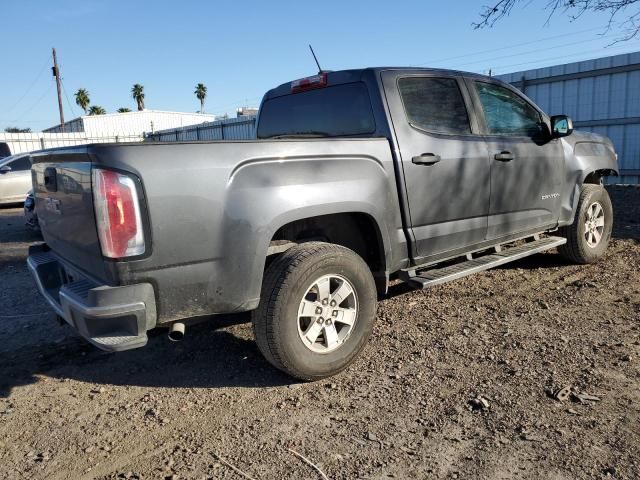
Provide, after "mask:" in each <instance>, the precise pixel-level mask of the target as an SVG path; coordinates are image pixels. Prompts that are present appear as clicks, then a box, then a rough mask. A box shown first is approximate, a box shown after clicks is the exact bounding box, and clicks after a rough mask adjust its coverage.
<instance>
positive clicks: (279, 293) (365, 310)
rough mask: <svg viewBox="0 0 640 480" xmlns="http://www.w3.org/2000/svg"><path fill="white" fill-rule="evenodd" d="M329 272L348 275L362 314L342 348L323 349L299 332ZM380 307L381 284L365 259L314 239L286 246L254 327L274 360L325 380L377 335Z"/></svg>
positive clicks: (268, 275) (292, 371) (270, 274)
mask: <svg viewBox="0 0 640 480" xmlns="http://www.w3.org/2000/svg"><path fill="white" fill-rule="evenodd" d="M325 275H339V276H341V277H343V278H344V279H347V280H348V282H349V283H350V285H351V286H352V287H353V291H354V294H355V295H354V297H355V298H356V301H357V314H356V318H355V322H354V323H353V327H352V328H351V330H350V333H349V335H348V336H346V337H345V339H344V340H343V343H342V344H341V345H340V346H339V347H337V349H336V350H333V351H330V352H328V353H317V352H315V351H312V350H311V349H310V348H309V347H308V346H307V345H306V344H305V343H304V342H303V340H302V338H301V336H300V334H299V329H298V324H299V322H300V320H299V318H298V310H299V308H300V306H301V301H302V299H303V298H304V296H305V294H306V293H307V292H308V290H309V288H310V287H311V285H313V284H314V282H316V281H317V280H318V279H321V278H323V277H324V276H325ZM376 309H377V292H376V286H375V282H374V280H373V276H372V274H371V271H370V270H369V267H368V266H367V264H366V263H365V262H364V260H363V259H362V258H361V257H360V256H358V255H357V254H356V253H355V252H353V251H351V250H349V249H348V248H345V247H341V246H339V245H333V244H329V243H322V242H309V243H304V244H300V245H296V246H295V247H292V248H290V249H289V250H287V251H286V252H284V253H283V254H282V255H281V256H280V257H279V258H277V259H276V260H274V261H273V263H272V264H271V265H270V266H269V268H268V269H267V271H266V272H265V277H264V281H263V284H262V295H261V299H260V305H259V306H258V308H257V309H256V310H255V311H254V312H253V314H252V322H253V331H254V335H255V339H256V343H257V344H258V348H259V349H260V351H261V352H262V354H263V355H264V357H265V358H266V359H267V361H269V363H271V364H272V365H273V366H275V367H276V368H278V369H280V370H282V371H284V372H286V373H287V374H289V375H291V376H292V377H295V378H298V379H301V380H319V379H321V378H326V377H329V376H331V375H335V374H336V373H338V372H340V371H341V370H344V369H345V368H347V367H348V366H349V365H350V364H351V363H352V362H353V361H354V359H355V358H356V356H357V355H358V354H359V353H360V351H361V350H362V349H363V348H364V346H365V344H366V343H367V340H368V339H369V336H370V335H371V331H372V329H373V323H374V321H375V315H376ZM342 328H344V327H342Z"/></svg>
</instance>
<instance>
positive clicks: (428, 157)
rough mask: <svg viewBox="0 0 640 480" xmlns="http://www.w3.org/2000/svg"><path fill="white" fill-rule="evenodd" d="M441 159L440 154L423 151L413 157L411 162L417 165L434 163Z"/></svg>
mask: <svg viewBox="0 0 640 480" xmlns="http://www.w3.org/2000/svg"><path fill="white" fill-rule="evenodd" d="M440 160H442V159H441V158H440V155H435V154H433V153H423V154H422V155H418V156H417V157H413V158H412V159H411V163H414V164H416V165H434V164H436V163H438V162H439V161H440Z"/></svg>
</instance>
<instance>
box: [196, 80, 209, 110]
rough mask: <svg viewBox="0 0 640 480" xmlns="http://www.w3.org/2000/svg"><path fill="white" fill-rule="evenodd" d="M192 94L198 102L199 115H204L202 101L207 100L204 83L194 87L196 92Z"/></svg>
mask: <svg viewBox="0 0 640 480" xmlns="http://www.w3.org/2000/svg"><path fill="white" fill-rule="evenodd" d="M193 93H195V94H196V97H197V98H198V100H200V113H204V99H205V98H207V87H206V86H205V85H204V83H199V84H198V85H196V91H195V92H193Z"/></svg>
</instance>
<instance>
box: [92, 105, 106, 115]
mask: <svg viewBox="0 0 640 480" xmlns="http://www.w3.org/2000/svg"><path fill="white" fill-rule="evenodd" d="M105 113H107V111H106V110H105V109H104V108H102V107H101V106H100V105H91V108H90V109H89V115H104V114H105Z"/></svg>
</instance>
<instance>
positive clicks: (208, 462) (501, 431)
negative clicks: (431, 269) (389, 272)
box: [0, 187, 640, 479]
mask: <svg viewBox="0 0 640 480" xmlns="http://www.w3.org/2000/svg"><path fill="white" fill-rule="evenodd" d="M610 192H611V194H612V197H613V200H614V208H615V211H616V224H615V228H614V240H613V241H612V244H611V246H610V249H609V253H608V256H607V258H606V259H605V260H604V261H602V262H601V263H599V264H597V265H590V266H574V265H569V264H567V263H565V262H564V261H563V260H562V259H561V258H560V257H559V256H558V255H557V254H556V253H547V254H541V255H537V256H535V257H531V258H529V259H526V260H524V261H520V262H517V263H514V264H511V265H507V266H505V267H504V268H500V269H496V270H493V271H489V272H486V273H482V274H478V275H475V276H472V277H467V278H465V279H462V280H459V281H457V282H454V283H451V284H447V285H443V286H440V287H435V288H432V289H430V290H427V291H409V290H408V289H406V288H405V287H404V286H403V285H397V286H395V287H394V288H393V290H392V292H391V294H390V295H389V296H388V298H386V299H385V300H383V301H381V302H380V305H379V311H378V318H377V324H376V328H375V332H374V335H373V337H372V339H371V342H370V344H369V346H368V347H367V348H366V350H365V352H364V354H363V355H362V356H361V357H360V358H359V360H358V361H357V362H356V363H355V364H354V365H353V366H352V367H351V368H350V369H349V370H347V371H346V372H343V373H342V374H340V375H338V376H337V377H335V378H332V379H329V380H326V381H322V382H317V383H298V382H295V381H292V380H291V379H290V378H288V377H286V376H285V375H283V374H281V373H279V372H278V371H276V370H274V369H273V368H271V367H270V366H269V365H268V364H267V363H266V362H265V361H264V360H263V359H262V357H261V356H260V353H259V352H258V350H257V348H256V346H255V344H254V343H253V340H252V336H251V328H250V325H249V324H247V323H246V319H247V317H246V316H242V317H235V318H234V317H227V318H220V319H216V320H212V321H211V322H208V323H204V324H200V325H197V326H194V327H192V328H188V329H187V336H186V337H185V340H184V341H183V342H182V343H179V344H172V343H169V342H168V340H167V339H166V337H165V334H164V333H163V332H159V333H157V334H155V335H153V336H152V337H151V338H150V341H149V345H148V346H147V347H145V348H143V349H140V350H134V351H129V352H123V353H119V354H114V355H109V354H104V353H101V352H100V351H98V350H96V349H94V348H93V347H91V346H89V345H87V344H85V343H84V342H83V341H82V340H80V339H79V338H78V337H76V336H75V335H74V334H73V332H72V331H71V330H70V329H69V328H68V327H67V326H60V325H59V324H58V323H56V322H55V321H54V320H53V315H52V313H51V310H50V309H49V308H48V307H47V305H46V304H45V303H44V301H43V300H42V299H41V298H40V296H39V295H38V294H37V292H36V289H35V286H34V284H33V283H32V281H31V279H30V277H29V274H28V272H27V268H26V265H25V258H26V254H27V247H28V246H29V245H30V244H32V243H34V242H38V241H40V239H39V238H38V237H37V236H36V235H34V234H32V233H29V232H28V231H27V230H26V228H25V227H24V226H23V219H22V216H21V214H22V212H21V210H20V209H6V208H5V209H1V210H0V281H1V282H2V289H1V291H0V292H1V293H0V478H8V479H21V478H40V479H44V478H46V479H67V478H68V479H93V478H97V479H112V478H128V479H137V478H144V479H156V478H172V479H183V478H187V479H192V478H193V479H200V478H202V479H205V478H221V479H232V478H233V479H242V478H253V479H281V478H292V479H303V478H304V479H306V478H309V479H321V478H322V476H321V474H320V473H319V472H318V471H316V470H315V469H314V468H313V467H312V466H311V465H309V464H307V463H305V462H304V461H303V460H302V459H300V458H299V457H297V456H296V455H295V454H294V453H293V451H295V452H297V453H299V454H301V455H303V456H304V457H306V458H307V459H308V460H309V461H311V462H312V463H314V464H315V465H316V466H317V467H318V468H319V469H321V470H322V471H323V472H324V473H326V476H327V477H328V478H332V479H352V478H368V479H386V478H396V479H405V478H407V479H413V478H420V479H423V478H472V479H476V478H535V479H542V478H544V479H564V478H567V479H573V478H604V477H609V478H611V477H613V478H620V479H634V478H640V361H639V359H640V188H635V187H614V188H611V190H610ZM565 386H570V387H573V389H574V393H575V394H588V395H591V396H595V397H598V398H599V401H595V400H588V399H586V398H584V397H583V401H582V402H581V401H580V400H579V399H578V397H577V396H576V395H573V396H572V398H569V399H568V400H566V401H558V400H556V399H554V398H552V396H551V395H550V394H549V392H548V391H553V390H555V389H557V388H560V387H565ZM229 465H232V466H233V467H235V468H237V469H239V470H240V471H241V472H243V473H240V472H238V471H234V469H233V468H232V467H231V466H229Z"/></svg>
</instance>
